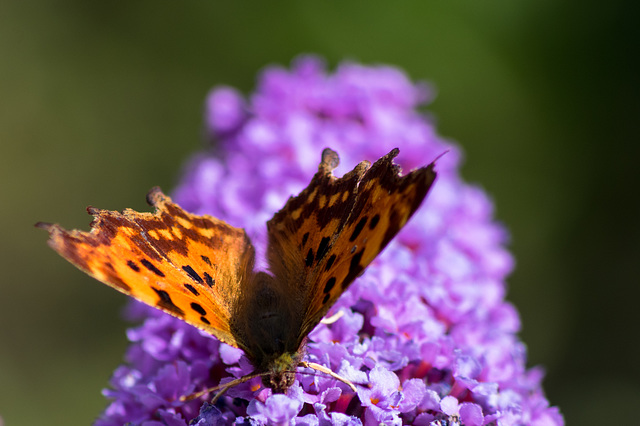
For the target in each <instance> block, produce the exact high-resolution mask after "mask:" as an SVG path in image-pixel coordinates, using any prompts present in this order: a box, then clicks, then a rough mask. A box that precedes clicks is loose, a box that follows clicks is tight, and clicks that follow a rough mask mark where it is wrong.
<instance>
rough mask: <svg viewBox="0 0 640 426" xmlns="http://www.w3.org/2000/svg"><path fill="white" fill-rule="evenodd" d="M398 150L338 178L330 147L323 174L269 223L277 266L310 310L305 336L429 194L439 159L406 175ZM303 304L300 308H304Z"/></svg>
mask: <svg viewBox="0 0 640 426" xmlns="http://www.w3.org/2000/svg"><path fill="white" fill-rule="evenodd" d="M397 155H398V149H394V150H393V151H391V152H390V153H389V154H387V155H385V156H384V157H382V158H380V159H379V160H378V161H376V162H375V163H374V164H373V165H372V166H370V165H369V163H368V162H362V163H360V164H359V165H358V166H356V167H355V169H353V170H352V171H351V172H349V173H347V174H346V175H344V176H343V177H342V178H339V179H338V178H336V177H335V176H333V173H332V170H333V169H334V168H335V167H336V166H337V165H338V162H339V159H338V155H337V154H336V153H335V152H334V151H332V150H330V149H325V151H324V152H323V154H322V162H321V163H320V166H319V168H318V173H316V175H315V176H314V177H313V179H312V181H311V183H310V184H309V186H308V187H307V188H306V189H304V190H303V191H302V192H301V193H300V194H299V195H298V196H296V197H291V198H290V199H289V201H288V202H287V204H286V205H285V206H284V208H283V209H282V210H280V211H279V212H278V213H276V214H275V215H274V217H273V218H272V219H271V220H270V221H269V222H268V223H267V230H268V234H269V247H268V250H267V254H268V259H269V265H270V267H271V271H272V272H273V274H274V275H275V276H276V278H277V281H278V282H279V283H282V282H284V283H285V284H282V285H288V286H289V287H290V288H289V289H288V290H289V292H290V294H291V295H292V296H294V295H295V296H294V297H295V298H296V299H298V303H299V304H300V305H301V306H302V308H301V309H303V312H304V314H303V321H302V326H301V329H300V335H299V340H300V341H302V339H304V337H306V335H307V334H308V333H310V332H311V330H313V328H314V327H315V326H316V325H317V324H318V322H320V320H321V319H322V317H323V316H324V315H325V314H326V313H327V311H328V310H329V308H330V307H331V306H332V305H333V304H334V303H335V302H336V300H337V299H338V298H339V297H340V295H341V294H342V293H343V292H344V291H345V290H346V289H347V288H348V286H349V285H350V284H351V283H352V282H353V280H354V279H355V278H356V277H358V276H359V275H360V274H361V273H362V272H363V271H364V269H365V268H366V267H367V266H368V265H369V263H371V262H372V261H373V259H375V257H376V256H377V255H378V254H379V253H380V251H382V249H384V248H385V246H386V245H387V244H388V243H389V241H391V239H392V238H393V237H394V236H395V235H396V234H397V233H398V232H399V231H400V229H402V227H403V226H404V225H405V224H406V222H407V220H409V218H410V217H411V215H413V213H414V212H415V211H416V210H417V208H418V207H419V206H420V204H421V203H422V201H423V199H424V198H425V196H426V195H427V192H428V191H429V189H430V188H431V185H432V184H433V182H434V180H435V177H436V173H435V171H434V164H433V163H432V164H430V165H428V166H427V167H423V168H420V169H417V170H414V171H413V172H411V173H409V174H408V175H406V176H400V174H399V172H400V169H399V167H398V166H397V165H395V164H393V158H395V157H396V156H397ZM299 309H300V308H299Z"/></svg>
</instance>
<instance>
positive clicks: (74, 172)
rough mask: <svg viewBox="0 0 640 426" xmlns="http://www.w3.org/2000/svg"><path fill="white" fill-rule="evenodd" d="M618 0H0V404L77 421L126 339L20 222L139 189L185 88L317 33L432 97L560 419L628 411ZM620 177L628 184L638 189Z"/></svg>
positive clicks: (632, 323)
mask: <svg viewBox="0 0 640 426" xmlns="http://www.w3.org/2000/svg"><path fill="white" fill-rule="evenodd" d="M634 8H635V5H634V4H633V3H632V2H631V1H626V2H625V1H623V0H613V1H611V2H597V3H596V2H578V1H577V0H567V1H564V2H558V1H551V0H495V1H477V0H449V1H446V2H445V1H421V0H405V1H402V2H384V1H378V0H374V1H369V2H363V1H355V0H348V1H344V0H343V1H337V0H331V1H323V2H315V3H312V2H298V1H293V0H290V1H283V0H276V1H271V2H260V3H259V2H225V3H223V2H214V1H209V2H203V1H201V2H181V3H175V2H167V1H157V0H155V1H151V0H143V1H137V2H86V1H77V0H66V1H56V2H54V1H50V0H49V1H48V0H34V1H31V2H18V1H15V0H14V1H11V0H10V1H6V2H2V3H0V55H1V56H0V93H1V94H2V100H1V102H0V182H1V183H0V191H1V193H0V194H1V196H2V198H1V199H2V203H1V206H2V207H1V209H0V213H1V215H2V216H1V218H0V262H1V265H0V266H1V267H2V279H1V281H0V283H1V284H0V285H1V286H2V293H1V296H0V300H1V302H2V309H1V311H0V323H1V324H2V328H1V329H0V333H1V334H0V341H1V342H2V344H1V346H0V384H1V386H0V416H2V417H3V418H4V421H5V423H6V424H7V425H23V424H24V425H32V424H42V420H43V415H44V416H46V419H47V420H46V423H47V424H48V425H58V424H60V425H67V424H87V423H89V422H90V421H91V420H92V419H93V418H94V417H95V416H96V415H97V414H98V413H99V412H100V411H101V410H102V409H103V407H104V406H105V404H106V401H105V399H104V398H103V397H102V396H101V394H100V390H101V389H102V388H104V387H105V386H106V385H107V381H108V379H109V377H110V374H111V372H112V371H113V369H114V368H115V367H116V366H117V365H118V364H119V363H120V362H121V360H122V356H123V353H124V350H125V348H126V336H125V334H124V329H125V327H126V326H127V325H126V324H125V323H124V322H123V321H122V320H121V316H120V315H119V310H120V308H121V306H123V304H124V302H125V297H124V296H121V295H119V294H117V293H116V292H114V291H112V290H111V289H109V288H107V287H106V286H102V285H98V284H96V283H94V282H92V280H91V279H90V278H88V277H85V276H84V275H83V274H81V273H79V272H78V271H77V270H75V269H74V268H72V267H71V266H70V265H68V264H67V263H66V262H63V261H62V260H61V259H60V258H59V257H58V256H57V255H55V254H54V253H53V252H52V251H51V250H50V249H48V248H47V247H46V244H45V240H46V235H45V234H44V233H43V232H42V231H38V230H35V229H33V227H32V226H33V223H35V222H37V221H40V220H44V221H52V222H60V223H62V224H63V225H65V226H67V227H84V228H85V229H86V223H87V222H88V221H89V219H88V216H86V214H85V213H84V208H85V207H86V205H89V204H91V205H95V206H99V207H104V208H109V209H122V208H124V207H132V208H135V209H146V205H145V203H144V195H145V194H146V192H147V190H148V189H149V188H150V187H152V186H153V185H160V186H162V187H164V188H165V189H166V190H170V189H171V186H172V184H173V183H175V182H176V179H177V177H178V176H179V174H180V172H181V165H182V164H184V161H185V160H186V159H187V158H188V157H189V155H190V154H191V153H193V152H194V151H196V150H197V149H199V148H200V147H201V144H202V137H201V136H202V120H201V118H202V102H203V100H204V97H205V95H206V93H207V92H208V90H209V89H210V88H211V87H212V86H214V85H218V84H229V85H233V86H236V87H239V88H240V89H241V90H243V91H244V92H245V93H249V92H250V91H251V90H252V88H253V86H254V83H255V78H256V74H257V72H258V71H259V70H260V69H261V68H262V67H264V66H265V65H268V64H273V63H278V64H283V65H285V66H288V65H289V63H290V61H291V59H292V58H294V57H295V56H297V55H299V54H301V53H307V52H312V53H317V54H320V55H322V56H323V57H325V58H326V59H327V60H328V62H329V64H331V66H334V65H335V64H336V63H338V62H339V61H341V60H343V59H353V60H357V61H361V62H364V63H388V64H393V65H397V66H399V67H401V68H403V69H405V70H406V71H407V72H408V73H409V75H410V76H411V77H412V78H414V79H419V80H427V81H429V82H431V83H432V84H433V85H434V87H435V88H436V89H437V92H438V97H437V98H436V100H435V102H434V103H433V104H432V105H430V106H429V108H428V112H429V113H430V114H432V115H433V116H435V117H436V119H437V121H438V130H439V132H440V133H441V134H442V135H444V136H445V137H447V138H451V139H453V140H456V141H458V143H459V144H460V145H461V146H462V147H463V148H464V150H465V152H466V159H467V160H466V164H465V166H464V169H463V174H464V176H465V178H466V179H467V180H468V181H470V182H477V183H479V184H480V185H482V186H483V187H484V188H485V189H486V190H487V191H488V192H489V193H490V194H491V195H492V197H493V198H494V200H495V203H496V205H497V212H496V214H497V218H498V219H499V220H501V221H503V222H504V223H505V224H506V225H507V227H508V228H509V229H510V232H511V234H512V246H511V248H512V250H513V252H514V254H515V256H516V258H517V262H518V264H517V269H516V271H515V272H514V273H513V275H512V277H511V278H510V279H509V286H510V289H509V294H508V298H509V300H511V301H512V302H513V303H514V304H515V305H516V307H517V308H518V310H519V311H520V313H521V316H522V322H523V330H522V333H521V336H522V339H523V340H524V341H525V342H526V343H527V346H528V349H529V360H530V365H531V366H533V365H538V364H541V365H544V366H545V367H546V369H547V372H548V375H547V377H546V379H545V383H544V387H545V389H546V391H547V395H548V397H549V400H550V401H551V403H552V404H553V405H559V406H560V408H561V410H562V412H563V413H564V414H565V416H566V420H567V422H568V424H581V425H588V424H600V422H601V421H603V420H606V422H607V423H612V424H613V423H615V422H621V423H626V424H631V423H633V421H632V419H635V416H633V417H632V410H633V408H634V404H632V402H635V401H638V400H640V367H639V366H638V365H639V364H638V362H637V360H638V359H640V345H639V344H638V341H637V339H636V336H635V334H636V333H637V330H638V325H639V321H638V320H637V316H636V314H635V309H636V306H635V305H636V300H637V298H638V295H639V290H638V289H639V287H640V286H639V285H638V283H639V282H640V280H639V274H638V259H639V258H640V256H639V254H640V253H639V245H638V241H640V226H639V225H638V223H639V221H638V216H639V213H640V212H639V209H638V206H639V203H638V196H637V191H638V190H637V187H638V183H640V179H638V175H639V173H638V167H637V165H636V161H637V159H638V158H639V155H638V154H639V152H638V151H639V149H638V124H637V123H638V117H639V113H640V108H639V106H640V102H639V99H640V96H639V95H640V93H639V91H640V90H639V87H640V86H639V85H638V81H637V80H638V79H637V76H638V69H634V68H633V61H634V59H635V56H637V51H638V41H639V39H638V26H637V22H638V19H637V16H635V10H634ZM633 194H636V195H633Z"/></svg>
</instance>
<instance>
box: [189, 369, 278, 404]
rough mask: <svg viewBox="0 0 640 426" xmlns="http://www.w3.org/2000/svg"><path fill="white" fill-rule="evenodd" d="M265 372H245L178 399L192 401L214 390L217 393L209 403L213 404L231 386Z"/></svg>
mask: <svg viewBox="0 0 640 426" xmlns="http://www.w3.org/2000/svg"><path fill="white" fill-rule="evenodd" d="M266 374H267V373H252V374H247V375H246V376H242V377H240V378H239V379H234V380H231V381H230V382H227V383H222V384H219V385H218V386H214V387H212V388H207V389H204V390H201V391H200V392H195V393H192V394H191V395H187V396H181V397H180V401H182V402H186V401H192V400H194V399H197V398H200V397H201V396H204V395H207V394H209V393H211V392H216V391H217V392H218V393H216V395H215V396H214V397H213V399H212V400H211V404H215V403H216V401H218V399H220V397H221V396H222V395H224V393H225V392H226V391H228V390H229V389H231V388H232V387H234V386H237V385H239V384H242V383H245V382H248V381H249V380H251V379H254V378H256V377H260V376H264V375H266Z"/></svg>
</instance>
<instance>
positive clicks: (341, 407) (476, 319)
mask: <svg viewBox="0 0 640 426" xmlns="http://www.w3.org/2000/svg"><path fill="white" fill-rule="evenodd" d="M431 97H432V91H431V90H430V88H429V86H428V85H425V84H415V83H413V82H412V81H411V80H409V79H408V78H407V76H406V75H405V74H404V73H403V72H402V71H400V70H398V69H396V68H392V67H387V66H371V67H370V66H364V65H360V64H356V63H349V62H347V63H343V64H340V65H339V66H338V67H337V69H336V70H335V71H334V72H333V73H330V72H327V71H326V69H325V65H324V63H323V62H322V61H321V60H320V59H318V58H316V57H302V58H300V59H298V60H296V61H295V62H294V64H293V66H292V68H291V69H285V68H280V67H270V68H267V69H266V70H265V71H264V72H263V73H262V74H261V76H260V78H259V80H258V85H257V88H256V90H255V91H254V93H253V94H251V95H250V96H247V97H245V96H243V95H241V94H240V93H239V92H238V91H237V90H235V89H233V88H230V87H221V88H217V89H214V90H213V91H212V93H211V94H210V96H209V98H208V100H207V103H206V108H205V120H206V126H207V135H208V136H209V137H210V138H211V140H215V144H216V148H215V149H211V150H207V151H205V152H201V153H199V154H197V155H196V156H195V157H194V158H192V159H191V160H190V161H189V163H188V164H187V166H186V168H185V171H186V172H185V175H184V176H183V178H182V179H181V181H180V182H179V183H178V186H177V188H176V190H175V191H174V193H173V196H174V201H176V202H178V203H179V204H181V205H182V206H183V207H184V208H185V209H186V210H188V211H191V212H193V213H197V214H210V215H213V216H216V217H218V218H220V219H223V220H225V221H227V222H229V223H230V224H232V225H234V226H238V227H243V228H245V229H246V231H247V232H248V234H249V235H250V237H251V239H252V241H253V243H254V245H255V246H256V248H257V253H258V257H259V259H262V258H263V257H264V251H265V244H266V227H265V223H266V221H268V220H269V219H270V218H271V217H272V216H273V214H274V213H275V212H276V211H277V210H279V209H280V208H281V207H282V206H283V205H284V203H285V202H286V200H287V199H288V198H289V197H290V196H291V195H294V194H297V193H298V192H299V191H300V190H302V189H303V188H304V187H305V186H306V185H307V184H308V183H309V181H310V179H311V177H312V176H313V174H314V173H315V171H316V170H317V167H318V163H319V161H320V153H321V152H322V150H323V149H324V148H326V147H329V148H332V149H334V150H335V151H337V152H338V153H339V155H340V159H341V165H340V166H339V167H338V169H337V170H336V171H335V174H336V175H338V176H339V175H341V174H343V173H345V172H347V171H349V170H351V169H352V168H353V167H355V165H356V164H357V163H358V162H360V161H362V160H369V161H375V160H376V159H378V158H380V157H381V156H382V155H385V154H386V153H388V152H389V151H390V150H391V149H393V148H395V147H399V148H400V155H399V156H398V158H397V159H396V161H397V162H398V163H399V164H400V165H401V166H402V167H403V168H404V170H406V171H409V170H411V169H413V168H416V167H421V166H424V165H426V164H428V163H430V162H431V161H433V160H434V159H435V158H436V157H438V156H439V155H441V154H443V153H444V152H446V154H445V155H444V156H442V157H441V158H439V159H438V162H437V165H436V170H437V172H438V179H437V181H436V183H435V185H434V187H433V188H432V191H431V192H430V194H429V196H428V198H427V200H426V201H425V202H424V203H423V206H422V207H421V208H420V209H419V210H418V212H417V213H416V214H415V215H414V217H413V218H412V219H411V221H410V222H409V223H408V224H407V225H406V227H405V228H404V229H403V231H402V232H400V234H399V235H398V236H397V237H396V238H395V239H394V240H393V241H392V242H391V244H389V246H388V247H387V248H386V249H385V251H384V252H383V253H382V254H381V255H380V256H379V258H378V259H376V260H375V261H374V262H373V263H372V264H371V265H370V266H369V268H367V270H366V272H365V273H364V275H363V276H362V277H360V278H358V279H357V280H356V281H355V282H354V284H353V285H352V286H351V287H350V288H349V290H348V291H347V292H346V293H344V294H343V295H342V296H341V297H340V299H339V300H338V302H337V303H336V305H335V306H334V307H333V308H332V309H331V311H330V312H329V314H328V316H332V315H333V314H335V313H341V316H337V317H334V318H333V320H332V322H331V323H330V324H320V325H319V326H318V327H317V328H316V329H315V330H314V331H313V332H312V333H311V334H310V335H309V336H308V345H307V348H306V352H305V360H307V361H309V362H316V363H319V364H322V365H324V366H326V367H328V368H330V369H331V370H332V371H334V372H335V373H337V374H339V375H341V376H342V377H344V378H346V379H348V380H350V381H351V382H353V383H354V384H355V385H356V387H357V392H355V393H354V392H353V391H352V390H351V389H350V388H349V387H348V386H347V385H345V384H344V383H342V382H340V381H338V380H336V379H335V378H333V377H330V376H328V375H326V374H323V373H318V372H316V371H314V370H311V369H306V368H300V369H299V374H297V381H296V384H294V386H293V387H291V388H290V389H289V391H288V393H287V394H286V395H272V394H271V391H270V390H269V389H265V388H264V386H262V385H261V381H260V378H255V379H253V380H250V381H248V382H247V383H243V384H241V385H239V386H237V387H234V388H232V389H230V390H229V391H228V392H227V394H226V396H224V397H222V398H220V399H219V400H218V401H217V402H216V404H215V405H211V404H209V403H208V402H206V399H205V398H201V399H197V400H194V401H190V402H182V401H181V400H180V399H179V398H180V396H183V395H189V394H190V393H193V392H196V391H198V390H200V389H203V388H206V387H209V386H215V385H217V384H219V383H225V382H228V381H229V380H232V379H233V378H238V377H242V376H243V375H245V374H248V373H251V372H252V371H253V367H252V366H251V364H250V363H249V362H248V361H247V358H246V357H245V355H244V354H243V352H242V351H241V350H239V349H236V348H233V347H231V346H228V345H226V344H221V343H220V342H218V341H217V340H216V339H215V338H213V337H212V336H209V335H207V334H206V333H203V332H200V331H198V330H197V329H195V328H194V327H191V326H189V325H187V324H186V323H184V322H182V321H180V320H177V319H175V318H172V317H170V316H168V315H165V314H163V313H161V312H159V311H157V310H155V309H152V308H148V307H145V306H142V305H140V304H137V303H136V304H132V305H131V306H130V307H129V309H128V316H129V317H130V318H132V319H142V318H144V322H143V324H142V325H141V326H139V327H137V328H134V329H131V330H130V331H129V332H128V337H129V339H130V341H131V345H130V347H129V349H128V351H127V354H126V356H125V359H126V361H127V364H126V365H125V366H122V367H119V368H118V369H116V371H115V372H114V374H113V377H112V379H111V388H110V389H107V390H105V395H106V396H107V397H109V398H110V399H111V402H110V405H109V406H108V407H107V408H106V410H105V411H104V413H103V414H102V416H101V417H100V418H99V419H98V420H97V421H96V424H98V425H105V426H106V425H121V424H124V423H127V422H131V423H132V424H140V425H145V426H151V425H156V424H157V425H160V424H164V425H176V426H178V425H180V426H183V425H187V424H194V425H198V426H204V425H218V424H221V425H222V424H232V423H234V422H235V424H247V425H248V424H251V425H256V424H257V425H261V424H289V425H313V426H315V425H378V424H381V423H382V424H398V425H399V424H415V425H442V424H449V425H454V424H465V425H473V426H476V425H477V426H480V425H487V424H495V425H520V424H532V425H563V424H564V422H563V418H562V415H561V414H560V412H559V410H558V409H557V408H556V407H551V406H549V403H548V401H547V400H546V398H545V396H544V393H543V391H542V387H541V380H542V376H543V374H542V371H541V370H540V369H539V368H533V369H528V368H527V367H526V351H525V346H524V344H523V343H522V342H521V341H520V340H519V339H518V336H517V334H516V333H517V332H518V331H519V329H520V320H519V317H518V313H517V311H516V309H515V308H514V307H513V306H512V305H511V304H509V303H508V302H506V301H505V291H506V286H505V278H506V276H507V275H508V274H509V273H510V271H511V270H512V268H513V258H512V256H511V254H510V253H509V251H508V250H507V249H506V248H505V245H506V243H507V240H508V236H507V233H506V231H505V229H504V227H502V226H501V225H500V224H498V223H496V222H495V220H494V219H493V203H492V202H491V200H490V199H489V197H488V196H487V194H486V193H485V192H484V191H482V190H481V189H479V188H478V187H476V186H472V185H469V184H467V183H465V182H463V181H462V179H461V178H460V176H459V174H458V168H459V165H460V161H461V152H460V149H459V148H458V147H457V146H456V145H454V144H452V143H451V142H448V141H445V140H444V139H442V138H441V137H439V136H438V135H437V133H436V130H435V127H434V125H433V123H432V122H431V121H430V120H429V119H428V118H427V117H426V116H425V115H424V114H423V113H421V112H419V111H418V108H420V107H422V106H424V104H425V103H426V102H428V101H430V100H431ZM257 265H258V267H259V268H265V267H266V264H265V262H264V261H262V260H258V262H257ZM190 422H192V423H190Z"/></svg>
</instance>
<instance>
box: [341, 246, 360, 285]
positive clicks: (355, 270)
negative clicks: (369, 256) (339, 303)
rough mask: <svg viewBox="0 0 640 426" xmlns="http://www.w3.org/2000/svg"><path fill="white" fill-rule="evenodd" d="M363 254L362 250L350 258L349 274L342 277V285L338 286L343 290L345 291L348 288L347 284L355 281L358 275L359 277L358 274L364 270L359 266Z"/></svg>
mask: <svg viewBox="0 0 640 426" xmlns="http://www.w3.org/2000/svg"><path fill="white" fill-rule="evenodd" d="M363 254H364V249H362V250H360V251H359V252H358V253H356V254H354V255H353V257H352V258H351V262H350V263H349V272H348V273H347V276H346V277H344V280H342V283H341V284H340V286H341V287H342V289H343V290H344V289H346V288H347V287H348V286H349V284H351V283H352V282H353V280H355V279H356V278H357V277H358V275H360V273H361V272H362V271H363V270H364V268H363V267H362V265H360V261H361V260H362V255H363Z"/></svg>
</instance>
